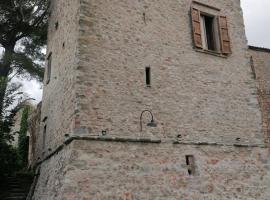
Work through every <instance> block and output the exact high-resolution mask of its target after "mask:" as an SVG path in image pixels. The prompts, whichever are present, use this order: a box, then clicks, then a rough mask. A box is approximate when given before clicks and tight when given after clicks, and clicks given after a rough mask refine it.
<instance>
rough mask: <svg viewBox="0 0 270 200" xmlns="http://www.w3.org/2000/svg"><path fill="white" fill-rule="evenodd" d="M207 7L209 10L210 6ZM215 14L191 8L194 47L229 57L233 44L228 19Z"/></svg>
mask: <svg viewBox="0 0 270 200" xmlns="http://www.w3.org/2000/svg"><path fill="white" fill-rule="evenodd" d="M204 6H207V5H204ZM207 7H208V9H207V10H209V7H210V6H207ZM210 8H211V7H210ZM216 10H217V9H216V8H215V12H213V13H216V12H217V11H216ZM213 13H211V14H210V13H207V12H205V11H204V10H203V9H201V10H200V9H198V8H195V7H192V8H191V18H192V26H193V39H194V45H195V47H196V48H197V49H201V50H203V51H207V52H212V53H217V54H223V55H228V54H230V53H231V43H230V38H229V30H228V23H227V17H226V16H219V15H218V14H213Z"/></svg>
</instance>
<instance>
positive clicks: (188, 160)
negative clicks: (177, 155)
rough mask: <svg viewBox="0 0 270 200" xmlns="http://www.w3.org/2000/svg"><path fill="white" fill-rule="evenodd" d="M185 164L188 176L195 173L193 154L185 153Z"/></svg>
mask: <svg viewBox="0 0 270 200" xmlns="http://www.w3.org/2000/svg"><path fill="white" fill-rule="evenodd" d="M186 165H187V169H188V174H189V175H190V176H192V175H194V174H195V160H194V156H192V155H186Z"/></svg>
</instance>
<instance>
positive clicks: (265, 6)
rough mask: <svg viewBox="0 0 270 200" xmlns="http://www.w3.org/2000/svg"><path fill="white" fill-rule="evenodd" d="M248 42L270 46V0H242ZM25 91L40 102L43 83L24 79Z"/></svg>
mask: <svg viewBox="0 0 270 200" xmlns="http://www.w3.org/2000/svg"><path fill="white" fill-rule="evenodd" d="M241 4H242V8H243V12H244V20H245V26H246V34H247V38H248V43H249V44H250V45H254V46H260V47H267V48H270V12H269V9H270V0H241ZM24 83H25V86H24V89H23V90H24V91H25V92H27V93H28V94H29V96H31V97H33V98H35V99H36V102H39V101H40V100H41V98H42V90H41V85H40V84H39V83H37V82H36V81H24Z"/></svg>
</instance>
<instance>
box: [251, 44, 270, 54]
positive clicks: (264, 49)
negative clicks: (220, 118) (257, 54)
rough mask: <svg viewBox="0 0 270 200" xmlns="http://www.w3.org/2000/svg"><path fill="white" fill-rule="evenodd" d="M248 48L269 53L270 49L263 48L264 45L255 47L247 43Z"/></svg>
mask: <svg viewBox="0 0 270 200" xmlns="http://www.w3.org/2000/svg"><path fill="white" fill-rule="evenodd" d="M248 48H249V49H251V50H254V51H263V52H267V53H270V49H268V48H264V47H255V46H251V45H249V46H248Z"/></svg>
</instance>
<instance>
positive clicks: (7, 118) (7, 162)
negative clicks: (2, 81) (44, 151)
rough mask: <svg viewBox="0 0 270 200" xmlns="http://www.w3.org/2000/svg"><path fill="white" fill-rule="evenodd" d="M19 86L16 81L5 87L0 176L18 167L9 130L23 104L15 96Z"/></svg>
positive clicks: (1, 128) (0, 114) (1, 122)
mask: <svg viewBox="0 0 270 200" xmlns="http://www.w3.org/2000/svg"><path fill="white" fill-rule="evenodd" d="M20 87H21V85H19V84H16V83H12V84H10V85H9V86H8V87H7V89H6V93H5V94H6V96H5V98H4V101H3V102H4V103H3V109H2V112H1V113H0V116H1V118H0V160H1V162H0V177H1V176H3V175H7V174H10V173H12V172H14V171H16V170H17V169H18V167H19V162H18V159H19V158H18V155H17V151H16V149H14V148H13V147H12V146H11V145H10V143H11V142H12V140H13V136H12V135H11V134H10V132H11V128H12V126H13V124H14V118H15V115H16V113H17V112H18V111H19V110H20V109H21V108H22V106H23V104H24V101H23V100H22V99H18V98H17V97H18V94H19V92H18V89H19V88H20ZM0 90H1V88H0Z"/></svg>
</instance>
